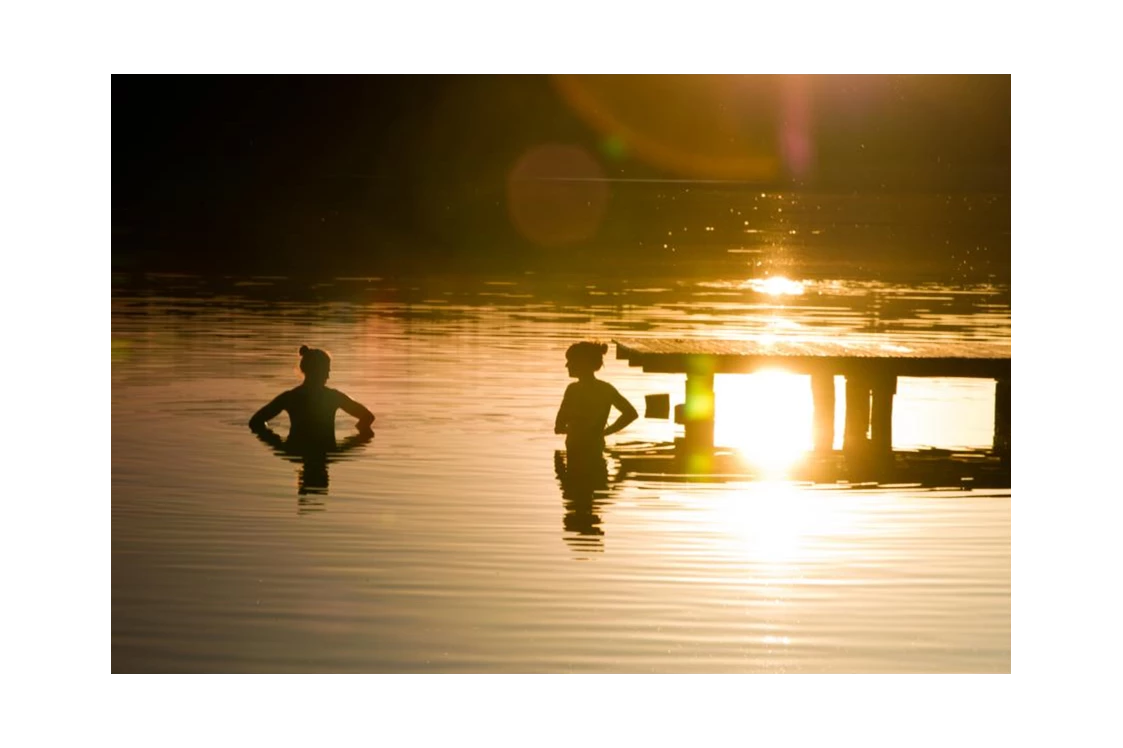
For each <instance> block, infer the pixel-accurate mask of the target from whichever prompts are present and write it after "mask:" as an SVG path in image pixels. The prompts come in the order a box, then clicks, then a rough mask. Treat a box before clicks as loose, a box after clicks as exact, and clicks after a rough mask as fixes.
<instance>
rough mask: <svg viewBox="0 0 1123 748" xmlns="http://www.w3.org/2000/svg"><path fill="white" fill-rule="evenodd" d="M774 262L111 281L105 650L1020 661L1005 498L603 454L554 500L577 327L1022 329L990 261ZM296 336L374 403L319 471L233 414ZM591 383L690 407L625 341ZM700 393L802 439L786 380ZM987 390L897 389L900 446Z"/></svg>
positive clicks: (201, 659) (454, 659)
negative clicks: (694, 270)
mask: <svg viewBox="0 0 1123 748" xmlns="http://www.w3.org/2000/svg"><path fill="white" fill-rule="evenodd" d="M788 280H789V281H791V282H790V283H783V282H767V283H766V282H763V281H762V280H761V279H756V280H752V279H751V278H747V277H745V276H744V275H738V274H724V275H716V276H714V277H708V278H699V279H690V280H683V279H677V280H667V279H663V280H659V279H654V278H650V277H647V278H643V279H633V280H629V279H626V278H625V279H619V280H614V281H605V280H603V279H588V278H576V277H572V278H569V277H565V276H564V275H558V274H554V275H551V276H550V277H549V278H543V277H540V276H537V275H533V274H526V275H518V276H498V275H497V276H494V277H492V276H485V277H474V278H464V277H440V276H432V277H426V278H415V279H409V280H403V279H400V278H398V279H391V278H336V279H331V280H329V281H325V282H322V283H316V284H307V283H301V282H298V281H295V280H292V279H284V278H225V279H204V278H199V277H192V276H160V277H157V276H128V277H126V276H123V275H122V276H115V278H114V288H113V299H112V335H113V349H112V350H113V353H112V357H113V364H112V450H113V453H112V454H113V471H112V657H113V670H114V671H115V672H133V671H145V672H148V671H174V672H182V671H192V672H194V671H219V672H227V671H254V672H275V671H282V672H293V671H331V672H339V671H364V672H570V671H575V672H1009V670H1010V491H1009V490H1008V489H991V490H982V489H976V490H942V489H921V488H919V487H888V488H878V487H863V486H859V487H854V486H846V485H842V484H820V485H807V484H801V483H795V482H792V481H788V480H785V479H784V476H783V473H782V471H781V472H779V473H777V474H776V475H774V476H772V477H770V478H769V479H758V480H750V479H743V480H729V481H724V482H683V481H677V480H673V479H671V478H669V477H662V478H660V477H657V476H634V475H621V474H619V473H618V463H617V462H616V461H615V460H614V459H610V460H609V473H610V475H609V481H608V483H607V486H606V487H605V489H604V490H602V491H600V492H598V493H597V495H596V497H595V499H593V500H592V501H591V502H588V503H585V504H583V505H582V504H581V503H580V502H575V501H574V500H573V499H572V496H570V497H567V496H565V495H563V488H562V486H561V485H560V483H559V478H558V474H557V472H556V470H555V458H556V454H555V453H556V451H557V450H561V449H563V448H564V443H563V438H562V437H559V436H555V435H554V434H553V418H554V414H555V412H556V409H557V406H558V403H559V402H560V399H561V395H562V392H563V391H564V389H565V387H566V385H567V384H568V383H569V381H570V380H569V379H568V377H567V375H566V371H565V367H564V352H565V348H566V347H567V346H568V345H569V344H570V343H572V342H575V341H577V340H580V339H594V338H595V339H601V340H604V341H606V342H607V341H611V340H613V339H614V338H625V337H626V338H643V337H646V336H674V337H689V336H758V335H764V334H774V335H784V336H822V335H832V336H849V337H852V338H868V337H870V336H875V337H877V338H878V339H889V340H893V341H896V342H903V343H908V342H910V341H920V340H925V341H929V340H945V339H956V340H962V339H972V340H985V341H1000V342H1009V340H1010V289H1009V286H1008V285H1005V284H991V283H986V284H980V283H971V284H964V285H954V286H949V285H946V284H928V283H911V284H893V283H876V282H860V281H855V280H848V279H841V278H836V277H831V276H827V275H822V274H818V275H816V274H811V273H807V274H803V275H795V276H792V277H790V278H789V279H788ZM301 344H308V345H310V346H314V347H322V348H325V349H327V350H329V351H330V352H331V353H332V355H333V367H332V378H331V382H330V383H329V384H332V385H333V386H335V387H338V388H339V389H342V390H343V391H345V392H347V393H348V394H349V395H351V396H352V397H353V398H355V399H357V400H359V401H360V402H362V403H364V404H366V405H367V406H368V407H369V408H370V409H371V410H373V411H374V413H375V414H376V416H377V421H376V422H375V431H376V436H375V437H374V439H373V440H371V441H369V442H367V443H365V444H360V445H358V446H356V447H355V448H354V449H351V450H349V451H347V452H345V453H342V454H340V455H338V456H337V457H335V458H334V459H333V460H330V461H329V462H328V463H327V464H303V463H301V462H300V461H299V459H298V458H296V459H295V461H294V460H293V459H288V458H286V456H285V455H280V454H278V453H277V452H275V451H274V450H273V449H271V448H270V447H269V446H268V445H266V444H264V443H262V442H261V441H259V440H258V439H257V438H256V437H255V436H254V435H253V434H252V433H251V432H250V431H249V430H248V428H247V427H246V421H247V419H248V418H249V416H250V414H252V413H253V412H254V411H255V410H256V409H257V408H258V407H260V406H261V405H262V404H264V403H265V402H266V401H268V400H269V399H270V398H272V397H273V396H274V395H276V394H277V393H279V392H280V391H282V390H283V389H287V388H290V387H292V386H295V385H296V384H298V383H299V381H300V378H299V375H298V373H297V371H296V366H297V362H298V357H297V349H298V348H299V346H300V345H301ZM600 376H601V377H602V378H604V379H606V380H608V381H610V382H612V383H613V384H615V385H616V386H617V387H618V388H619V389H620V391H621V392H622V393H623V394H624V395H625V396H626V397H628V398H629V399H630V400H631V401H632V402H633V403H634V404H635V405H636V406H637V408H639V409H640V411H641V413H642V411H643V402H644V395H646V394H652V393H663V392H667V393H670V394H671V399H672V402H681V401H682V399H683V378H682V377H681V376H675V375H655V374H644V373H642V372H641V371H640V370H638V369H630V368H628V367H627V366H626V365H625V364H624V363H623V362H621V361H617V360H615V358H614V357H613V353H612V352H611V351H610V353H609V356H608V357H607V358H606V362H605V367H604V369H603V371H602V372H601V373H600ZM717 397H718V403H719V411H718V413H719V417H718V422H717V437H716V438H717V441H718V442H719V444H722V445H724V446H728V447H731V448H740V449H743V450H745V451H746V452H747V453H751V452H753V450H763V449H764V448H765V447H770V448H773V449H774V450H775V451H776V452H777V453H779V454H780V455H781V456H782V455H783V454H784V453H794V452H795V451H798V450H800V449H801V448H802V446H803V445H805V444H806V443H807V442H808V441H809V438H810V433H809V427H808V426H807V424H808V416H807V412H808V411H807V408H808V407H809V396H808V395H806V386H805V383H803V382H801V381H800V380H799V379H798V378H794V377H786V378H785V377H781V376H778V375H776V376H773V378H772V379H767V378H764V379H762V378H759V377H719V378H718V382H717ZM993 398H994V383H993V382H989V381H982V380H902V381H901V383H900V385H899V389H898V394H897V398H896V406H895V414H894V441H895V446H896V447H897V448H898V449H918V448H923V447H930V446H931V447H941V448H948V449H961V448H975V447H987V446H989V445H990V442H991V437H992V431H993ZM732 403H737V404H738V405H737V407H736V408H733V407H731V404H732ZM723 404H724V405H726V406H729V407H727V408H726V409H725V410H724V411H723V409H722V405H723ZM725 412H729V413H734V412H739V413H744V412H750V413H753V414H754V417H753V418H748V419H745V418H734V417H732V415H730V416H726V417H725V418H723V413H725ZM734 414H735V413H734ZM281 420H282V423H283V420H284V417H283V416H282V419H281ZM746 424H747V425H746ZM337 426H338V429H337V430H338V435H339V437H340V438H341V439H342V438H344V437H345V436H347V435H348V434H349V433H351V430H350V429H351V427H350V424H349V423H348V420H347V418H346V417H345V416H341V417H340V419H339V421H338V423H337ZM676 428H677V429H681V427H676V426H675V425H674V423H673V422H671V421H668V420H666V419H663V420H656V419H641V420H640V421H638V422H637V423H636V424H634V425H633V426H632V427H630V428H628V429H627V430H625V431H624V432H622V433H620V434H618V435H616V436H615V437H610V443H611V444H614V445H615V446H617V447H622V448H625V449H626V448H628V447H629V446H631V445H634V444H636V443H643V444H665V443H669V442H671V441H672V440H673V439H674V437H675V434H676ZM282 431H283V429H282ZM612 440H614V441H612ZM781 462H782V460H781Z"/></svg>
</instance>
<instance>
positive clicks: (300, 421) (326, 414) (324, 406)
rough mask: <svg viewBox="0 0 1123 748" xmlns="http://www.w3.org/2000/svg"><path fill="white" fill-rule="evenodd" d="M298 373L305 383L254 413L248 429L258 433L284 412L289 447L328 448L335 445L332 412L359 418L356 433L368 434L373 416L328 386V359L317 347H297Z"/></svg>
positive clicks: (333, 415) (329, 367) (333, 416)
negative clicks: (320, 446) (298, 357)
mask: <svg viewBox="0 0 1123 748" xmlns="http://www.w3.org/2000/svg"><path fill="white" fill-rule="evenodd" d="M300 370H301V371H302V372H304V383H303V384H301V385H300V386H299V387H294V388H292V389H291V390H287V391H285V392H282V393H281V394H280V395H277V397H275V398H273V399H272V400H271V401H270V402H269V403H268V404H266V405H265V406H264V407H262V408H261V410H259V411H257V412H256V413H254V414H253V418H251V419H250V428H251V429H253V430H254V431H260V430H262V429H265V428H268V422H269V420H270V419H271V418H275V417H277V416H278V415H280V414H281V411H286V412H287V413H288V414H289V438H288V440H287V443H289V444H293V445H295V444H301V445H307V446H319V445H323V446H327V445H330V444H334V443H335V412H336V411H337V410H342V411H343V412H344V413H346V414H348V415H350V416H354V417H355V418H357V419H358V423H357V424H356V426H357V427H358V429H359V431H370V426H371V424H372V423H374V414H373V413H371V412H370V411H369V410H367V409H366V407H365V406H363V405H362V404H360V403H357V402H355V401H354V400H352V399H351V398H349V397H347V395H344V394H343V393H342V392H340V391H339V390H336V389H332V388H331V387H328V386H327V381H328V376H330V374H331V358H330V357H329V356H328V354H327V353H326V352H325V351H321V350H319V349H318V348H309V347H308V346H306V345H302V346H300Z"/></svg>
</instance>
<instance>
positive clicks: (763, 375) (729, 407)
mask: <svg viewBox="0 0 1123 748" xmlns="http://www.w3.org/2000/svg"><path fill="white" fill-rule="evenodd" d="M714 396H715V399H716V401H717V403H718V407H717V416H716V420H715V422H714V442H715V444H717V445H718V446H724V447H733V448H734V449H736V450H738V451H739V452H740V453H741V455H742V456H743V457H744V458H745V459H746V460H747V461H748V462H749V463H751V464H753V465H755V466H757V467H758V468H759V469H760V470H761V471H762V472H763V473H764V474H765V475H766V476H769V477H779V476H782V475H783V474H784V473H785V472H786V471H787V469H788V468H790V467H791V465H792V464H793V463H794V462H796V461H797V460H798V459H799V458H800V457H801V456H802V455H803V454H805V453H806V452H807V451H808V450H810V449H811V413H812V403H811V384H810V381H809V378H808V377H807V376H802V375H798V374H789V373H787V372H783V371H763V372H759V373H757V374H750V375H742V374H734V375H718V376H717V377H715V378H714Z"/></svg>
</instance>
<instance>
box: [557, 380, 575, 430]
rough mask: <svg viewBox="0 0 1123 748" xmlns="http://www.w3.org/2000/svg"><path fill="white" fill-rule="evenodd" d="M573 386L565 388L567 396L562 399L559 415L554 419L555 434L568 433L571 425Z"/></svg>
mask: <svg viewBox="0 0 1123 748" xmlns="http://www.w3.org/2000/svg"><path fill="white" fill-rule="evenodd" d="M572 386H573V385H570V386H569V387H566V388H565V396H564V397H562V401H561V405H560V406H558V415H557V417H556V418H555V419H554V433H555V434H565V433H568V425H569V389H570V387H572Z"/></svg>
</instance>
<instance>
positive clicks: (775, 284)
mask: <svg viewBox="0 0 1123 748" xmlns="http://www.w3.org/2000/svg"><path fill="white" fill-rule="evenodd" d="M748 287H749V288H751V289H752V290H754V291H756V292H757V293H763V294H768V295H769V296H801V295H803V282H802V281H794V280H790V279H789V278H785V277H784V276H782V275H774V276H772V277H771V278H753V279H752V280H750V281H749V282H748Z"/></svg>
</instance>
